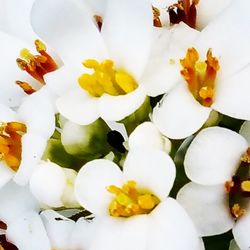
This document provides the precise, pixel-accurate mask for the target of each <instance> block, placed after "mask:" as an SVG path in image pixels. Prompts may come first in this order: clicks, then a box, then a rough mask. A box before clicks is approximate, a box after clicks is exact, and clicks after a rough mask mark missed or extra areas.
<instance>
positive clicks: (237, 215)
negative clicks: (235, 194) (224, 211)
mask: <svg viewBox="0 0 250 250" xmlns="http://www.w3.org/2000/svg"><path fill="white" fill-rule="evenodd" d="M231 212H232V214H233V216H234V217H235V218H236V219H238V218H240V217H241V216H242V215H244V214H245V213H246V210H245V209H243V208H241V207H240V205H239V204H238V203H236V204H234V205H233V207H232V209H231Z"/></svg>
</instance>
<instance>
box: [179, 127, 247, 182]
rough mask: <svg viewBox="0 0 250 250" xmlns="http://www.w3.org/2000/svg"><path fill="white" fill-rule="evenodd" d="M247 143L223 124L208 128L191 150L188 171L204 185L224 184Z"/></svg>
mask: <svg viewBox="0 0 250 250" xmlns="http://www.w3.org/2000/svg"><path fill="white" fill-rule="evenodd" d="M247 147H248V143H247V141H246V140H245V139H244V138H243V137H242V136H240V135H239V134H237V133H236V132H233V131H231V130H229V129H225V128H220V127H211V128H206V129H204V130H202V131H201V132H200V133H199V134H198V135H197V136H196V137H195V138H194V140H193V141H192V143H191V145H190V146H189V148H188V150H187V153H186V156H185V159H184V167H185V171H186V174H187V176H188V177H189V178H190V179H191V180H192V181H194V182H196V183H199V184H201V185H217V184H224V183H225V182H226V181H228V180H231V178H232V176H233V175H234V174H235V171H236V170H237V167H238V166H239V163H240V158H241V156H242V154H243V153H244V152H245V151H246V149H247Z"/></svg>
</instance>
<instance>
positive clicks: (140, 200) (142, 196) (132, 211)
mask: <svg viewBox="0 0 250 250" xmlns="http://www.w3.org/2000/svg"><path fill="white" fill-rule="evenodd" d="M107 190H108V191H109V192H110V193H112V194H114V195H115V198H114V200H113V201H112V202H111V203H110V205H109V213H110V215H111V216H114V217H130V216H133V215H137V214H148V213H150V212H151V211H152V210H153V209H154V208H155V206H156V205H157V204H158V203H159V202H160V200H159V199H158V198H157V197H156V196H155V195H153V194H150V193H147V192H140V191H138V189H137V188H136V182H135V181H128V182H127V183H126V184H124V185H123V186H122V188H119V187H116V186H114V185H111V186H109V187H107Z"/></svg>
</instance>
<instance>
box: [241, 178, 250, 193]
mask: <svg viewBox="0 0 250 250" xmlns="http://www.w3.org/2000/svg"><path fill="white" fill-rule="evenodd" d="M241 189H242V191H245V192H250V181H249V180H247V181H243V182H242V183H241Z"/></svg>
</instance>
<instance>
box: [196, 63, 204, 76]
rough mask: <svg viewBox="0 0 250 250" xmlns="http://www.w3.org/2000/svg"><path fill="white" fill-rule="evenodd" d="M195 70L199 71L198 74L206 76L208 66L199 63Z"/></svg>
mask: <svg viewBox="0 0 250 250" xmlns="http://www.w3.org/2000/svg"><path fill="white" fill-rule="evenodd" d="M195 70H196V71H197V73H200V74H202V75H204V74H205V73H206V71H207V64H206V63H205V62H202V61H200V62H197V63H195Z"/></svg>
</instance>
